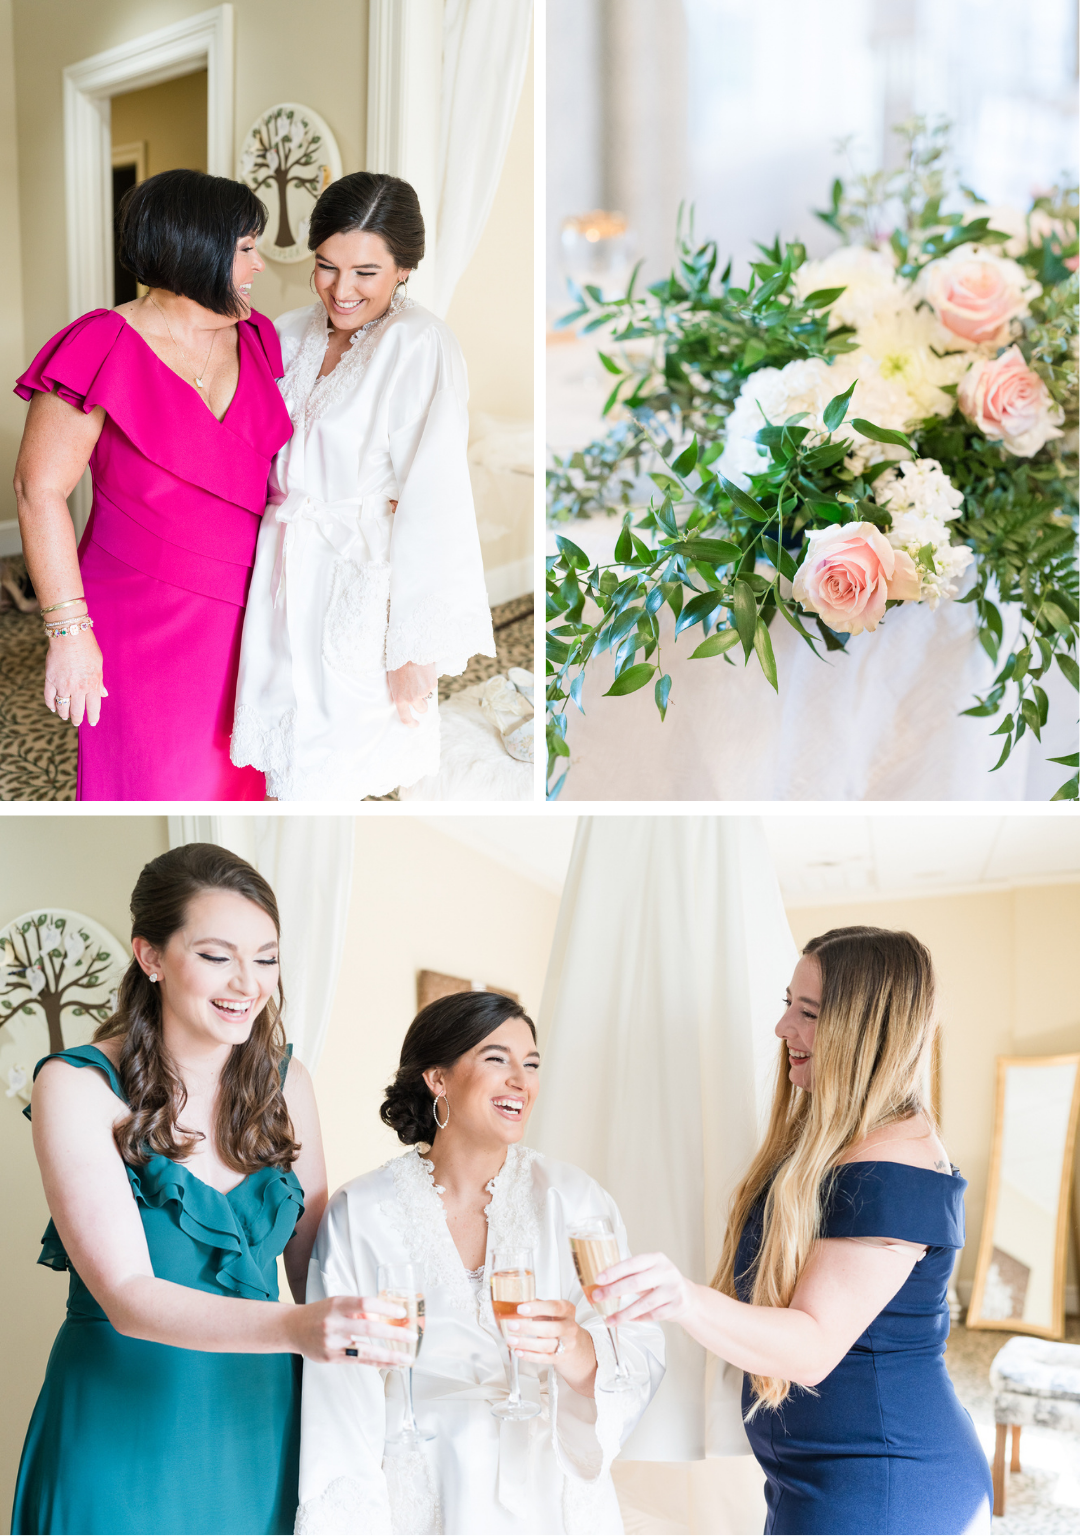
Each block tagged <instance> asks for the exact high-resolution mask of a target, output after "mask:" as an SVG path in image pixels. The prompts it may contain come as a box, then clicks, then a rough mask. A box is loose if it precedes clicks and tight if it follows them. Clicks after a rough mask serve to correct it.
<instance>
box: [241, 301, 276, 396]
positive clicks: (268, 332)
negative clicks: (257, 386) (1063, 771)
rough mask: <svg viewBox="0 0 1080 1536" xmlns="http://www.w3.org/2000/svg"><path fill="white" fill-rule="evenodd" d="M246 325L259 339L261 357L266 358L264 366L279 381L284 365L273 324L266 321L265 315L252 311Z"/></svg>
mask: <svg viewBox="0 0 1080 1536" xmlns="http://www.w3.org/2000/svg"><path fill="white" fill-rule="evenodd" d="M247 324H248V325H250V326H251V328H252V330H253V331H254V333H255V335H256V336H257V337H258V339H259V345H260V346H261V347H262V350H263V355H264V356H265V358H266V366H267V367H268V368H269V370H270V373H271V376H272V377H273V378H275V379H280V378H281V377H282V375H283V374H284V372H285V365H284V362H283V361H282V356H281V342H280V341H279V339H278V333H277V331H276V330H275V329H274V322H273V321H272V320H268V319H267V318H266V316H265V315H260V314H259V312H258V310H256V309H253V310H252V311H251V314H250V315H249V316H248V319H247Z"/></svg>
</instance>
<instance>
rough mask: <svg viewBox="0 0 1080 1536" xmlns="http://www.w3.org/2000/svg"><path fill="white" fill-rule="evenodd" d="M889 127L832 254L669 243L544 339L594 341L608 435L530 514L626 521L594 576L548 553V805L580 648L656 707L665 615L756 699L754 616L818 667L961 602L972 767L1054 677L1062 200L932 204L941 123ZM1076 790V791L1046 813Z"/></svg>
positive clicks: (1069, 358)
mask: <svg viewBox="0 0 1080 1536" xmlns="http://www.w3.org/2000/svg"><path fill="white" fill-rule="evenodd" d="M897 131H898V132H899V133H901V134H902V135H903V136H904V138H905V140H906V149H907V153H906V157H905V164H904V166H903V168H902V169H901V170H900V171H899V172H896V173H894V174H893V175H891V176H886V175H885V174H884V173H880V172H879V173H876V174H874V175H871V176H861V177H855V178H853V179H852V180H851V181H850V185H845V183H844V181H842V180H840V179H837V180H836V181H835V182H834V184H833V188H832V198H831V204H830V206H829V207H828V208H827V209H826V210H824V211H822V212H821V213H820V214H819V217H821V218H822V219H823V220H824V221H825V223H826V224H828V225H829V226H830V227H831V228H832V229H834V230H835V231H836V232H837V233H838V234H839V235H841V237H842V238H843V240H844V242H845V243H844V244H842V245H841V246H840V247H839V248H838V249H837V250H835V251H834V252H833V253H832V254H831V255H829V256H827V257H825V258H824V259H823V260H819V261H810V260H807V258H806V251H805V248H804V247H803V246H802V245H801V244H799V243H798V242H791V243H787V244H785V245H784V246H783V247H781V244H780V242H779V240H777V241H776V242H774V243H773V245H771V246H768V247H766V246H759V247H758V249H759V250H760V252H761V259H760V260H757V261H755V262H753V263H752V264H751V267H752V269H751V275H750V278H749V281H748V282H747V283H746V284H745V285H743V286H739V285H737V284H734V283H733V282H732V281H731V265H730V263H729V264H728V266H727V268H726V269H725V270H724V271H723V272H722V274H721V275H720V276H719V277H717V267H718V254H717V248H716V245H715V242H712V241H709V242H706V243H705V244H703V245H695V244H694V241H693V235H692V230H691V232H690V234H689V236H688V237H685V238H684V237H683V235H682V232H681V230H680V236H679V259H678V263H677V266H676V269H675V271H673V273H672V275H671V276H670V277H669V278H667V279H666V280H665V281H663V282H660V283H657V284H655V285H654V286H652V287H651V288H649V289H648V290H647V292H646V293H644V294H642V295H637V294H635V291H634V290H635V280H636V277H637V272H636V271H635V274H634V279H632V280H631V283H630V286H629V289H628V291H627V293H626V295H625V297H623V298H619V299H616V300H606V299H605V298H604V297H603V295H602V294H601V293H600V292H599V290H597V289H595V288H587V289H586V290H585V291H584V292H580V291H578V290H574V292H575V298H576V300H577V306H576V308H575V309H574V311H573V312H572V313H571V314H569V315H567V316H566V317H565V318H564V320H563V321H562V322H561V323H562V324H564V325H570V324H576V325H580V326H581V329H582V330H583V331H585V332H589V331H596V330H600V329H603V330H604V331H605V332H606V334H607V337H608V338H609V339H610V340H609V345H608V350H607V351H604V352H601V353H600V359H601V362H602V363H603V365H604V367H605V368H606V369H607V370H608V371H609V372H610V373H611V374H612V375H613V388H612V390H611V394H610V397H609V399H608V401H607V404H606V406H605V415H608V416H612V417H613V419H614V425H613V427H612V430H611V432H610V433H609V434H608V435H607V436H606V437H605V438H603V439H601V440H600V441H598V442H596V443H592V444H590V445H589V446H588V447H587V448H586V449H584V450H582V451H581V452H580V453H575V454H573V455H571V456H569V457H567V458H566V459H561V460H560V459H558V458H556V459H555V460H554V462H553V465H552V468H551V470H550V472H549V475H548V492H549V505H550V511H551V515H552V518H553V520H554V521H555V522H557V523H566V522H568V521H569V520H571V519H573V518H575V517H582V516H589V515H591V514H593V513H594V512H596V511H598V510H601V509H606V510H608V511H609V512H612V513H615V512H621V513H622V521H623V526H622V531H621V533H620V534H619V537H618V541H617V543H616V545H615V551H614V561H613V562H612V563H611V564H608V565H604V566H600V565H593V564H592V562H591V561H590V560H589V558H588V556H587V555H586V554H585V553H584V551H583V550H581V549H580V548H579V547H578V546H577V545H576V544H574V543H573V541H572V540H571V539H569V538H566V537H564V536H559V537H558V539H557V544H558V554H557V555H555V556H553V557H551V558H550V559H549V561H548V578H547V611H548V616H549V619H550V620H551V621H552V623H551V627H550V628H549V634H548V704H549V726H548V749H549V780H551V781H552V782H551V784H550V788H549V794H550V795H551V796H552V797H554V796H555V795H557V794H558V792H559V791H560V789H561V788H562V785H563V783H564V781H565V777H566V774H565V765H564V764H562V763H561V762H560V759H562V758H566V757H568V756H569V750H568V748H567V745H566V740H565V735H566V710H567V707H568V706H569V704H571V703H573V704H574V705H576V706H577V707H578V708H580V707H581V690H582V685H583V677H584V671H585V668H586V667H587V665H588V663H589V662H590V660H592V659H593V658H594V657H596V656H597V655H599V654H601V653H602V652H604V651H611V652H612V653H613V654H614V657H615V680H614V683H613V685H612V687H611V688H610V689H609V690H608V692H609V693H610V694H613V695H616V696H618V695H620V694H628V693H631V692H634V691H636V690H637V689H640V688H643V687H646V686H647V685H648V684H649V683H652V684H653V688H654V696H655V700H656V706H657V709H658V710H659V713H660V717H661V719H663V718H664V716H665V715H666V712H667V709H668V706H669V703H670V695H671V678H670V676H669V675H668V674H667V673H666V672H665V671H664V667H663V660H662V653H661V637H660V625H659V622H658V619H659V611H660V609H661V608H662V607H663V606H664V605H665V604H666V605H667V606H668V608H669V609H670V610H671V612H672V614H673V615H674V627H675V634H676V635H678V634H680V633H681V632H682V631H683V630H684V629H688V628H692V627H695V626H698V625H700V627H701V631H702V639H701V643H700V644H699V645H698V646H697V648H696V649H695V650H694V652H693V658H705V657H710V656H724V657H725V658H726V659H727V660H728V661H729V662H730V661H731V660H732V655H733V654H734V653H735V652H736V651H737V650H739V649H741V651H742V653H743V660H744V663H749V662H750V658H751V657H754V658H756V662H757V664H758V665H760V667H761V669H762V671H763V672H764V674H765V676H766V678H767V679H768V681H769V682H770V683H771V684H772V686H773V687H774V688H775V687H776V686H777V678H776V665H775V661H774V658H773V648H772V642H771V639H770V634H769V630H770V625H771V624H772V623H773V621H774V620H775V619H776V617H777V615H780V616H781V617H782V618H783V619H784V620H785V621H786V622H787V623H788V624H790V625H791V626H792V627H793V628H794V629H795V630H796V631H797V633H798V634H799V635H800V636H801V637H802V639H803V640H804V641H805V642H806V643H807V644H808V645H809V646H810V647H811V649H814V650H815V651H817V647H818V646H819V645H821V646H824V647H825V649H827V650H836V649H841V648H842V647H843V646H844V645H845V644H846V643H847V637H848V636H849V635H852V634H860V633H862V632H863V631H874V630H875V629H876V628H877V627H878V625H879V624H880V623H881V622H882V620H883V619H884V618H885V617H886V615H887V612H888V610H889V609H890V608H891V607H893V606H895V605H896V604H898V603H912V602H920V603H925V604H927V606H928V607H930V608H936V607H937V606H938V605H939V604H940V603H942V602H944V601H959V602H964V603H970V604H973V605H974V607H975V609H976V612H977V615H978V632H979V639H980V641H981V643H982V645H983V646H984V648H985V650H986V651H987V653H988V654H989V655H990V657H991V658H992V659H993V660H994V662H995V663H1000V666H999V670H998V672H997V675H996V677H995V679H994V682H993V685H992V687H991V689H990V691H989V692H988V693H987V694H986V695H985V696H984V697H981V698H978V699H976V701H975V702H974V703H973V704H972V706H971V708H970V709H968V710H966V711H964V713H966V714H969V715H975V716H982V717H987V718H989V717H993V716H997V715H999V714H1001V715H1002V719H1001V720H1000V723H999V724H998V725H997V727H996V730H995V732H994V734H995V735H1000V736H1001V737H1002V738H1003V741H1002V749H1001V756H1000V758H999V760H998V762H997V763H996V764H995V768H999V767H1001V765H1002V764H1003V763H1004V762H1005V761H1006V759H1007V758H1008V756H1009V753H1010V752H1011V750H1012V748H1013V746H1014V744H1015V743H1016V742H1017V741H1018V740H1019V739H1020V738H1021V737H1022V736H1023V735H1024V733H1025V731H1028V730H1030V731H1031V732H1032V733H1033V734H1034V735H1035V736H1036V737H1037V738H1038V737H1040V734H1041V731H1042V728H1043V726H1044V725H1045V724H1046V720H1047V712H1048V701H1047V695H1046V692H1045V690H1044V689H1043V688H1042V687H1041V686H1040V679H1042V678H1043V677H1044V676H1045V674H1046V673H1047V672H1048V671H1049V669H1050V668H1051V667H1052V666H1054V665H1056V666H1057V667H1059V668H1060V669H1061V671H1062V672H1063V673H1064V675H1065V676H1066V677H1067V678H1068V679H1069V681H1070V682H1071V683H1072V684H1073V686H1074V687H1076V686H1077V684H1078V680H1080V679H1078V670H1077V662H1076V637H1077V620H1078V609H1077V577H1076V563H1075V517H1076V493H1075V469H1076V422H1077V350H1076V340H1077V316H1076V300H1077V277H1076V267H1077V251H1078V245H1077V198H1076V192H1075V190H1074V189H1067V190H1065V191H1062V190H1060V189H1055V190H1054V191H1053V192H1051V193H1048V194H1047V195H1046V196H1043V197H1039V198H1037V199H1036V200H1035V201H1034V203H1033V205H1032V207H1031V209H1030V210H1029V211H1028V212H1026V213H1022V212H1019V211H1018V210H1015V209H1012V208H1003V207H993V208H991V207H988V206H986V205H985V204H983V203H980V201H979V200H978V198H977V197H976V196H975V194H974V193H972V192H970V191H969V190H967V189H960V193H961V195H962V198H963V201H962V203H961V206H960V207H959V208H958V209H955V210H946V209H945V207H944V204H945V202H946V184H945V183H946V178H945V172H944V169H943V164H944V153H945V148H946V130H945V128H944V126H938V127H934V128H928V127H927V125H926V124H925V122H923V121H917V122H915V123H912V124H909V125H906V126H905V127H904V128H902V129H899V130H897ZM956 200H957V201H959V197H958V198H957V199H956ZM889 222H891V224H892V228H891V230H889V232H888V233H887V234H883V233H882V231H883V229H886V228H887V226H888V223H889ZM613 354H615V355H613ZM642 485H645V486H646V487H647V490H646V491H645V492H642V491H641V487H642ZM965 588H966V590H965ZM1006 604H1014V605H1016V607H1017V609H1018V613H1019V634H1018V637H1017V638H1015V639H1010V641H1009V644H1008V647H1007V648H1006V646H1005V632H1006V622H1007V621H1006V618H1005V617H1003V614H1002V606H1004V605H1006ZM586 605H588V607H587V606H586ZM1010 629H1015V620H1012V622H1011V623H1010ZM1003 650H1004V651H1005V654H1002V652H1003ZM818 654H820V652H818ZM639 658H640V659H639ZM1003 712H1004V713H1003ZM1051 761H1054V762H1058V763H1062V764H1063V765H1064V766H1065V767H1071V768H1073V769H1074V770H1075V769H1076V767H1077V758H1076V756H1075V755H1072V756H1071V757H1065V758H1054V759H1051ZM1077 792H1078V791H1077V777H1076V775H1075V773H1074V775H1073V777H1072V778H1071V779H1070V780H1068V781H1067V782H1066V783H1065V784H1063V785H1062V787H1061V789H1059V791H1058V792H1057V794H1056V795H1055V796H1054V798H1055V799H1075V798H1076V797H1077Z"/></svg>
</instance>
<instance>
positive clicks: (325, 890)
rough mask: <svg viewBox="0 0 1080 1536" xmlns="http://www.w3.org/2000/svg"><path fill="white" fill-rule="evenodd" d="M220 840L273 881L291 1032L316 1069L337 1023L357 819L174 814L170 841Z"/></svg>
mask: <svg viewBox="0 0 1080 1536" xmlns="http://www.w3.org/2000/svg"><path fill="white" fill-rule="evenodd" d="M195 842H198V843H217V844H218V845H219V846H220V847H222V848H228V849H229V851H230V852H232V853H236V854H239V856H240V857H241V858H242V859H247V861H248V863H249V864H253V865H254V866H255V868H256V869H257V870H258V871H259V873H260V874H261V875H262V876H263V877H264V878H265V879H266V880H267V881H268V882H269V883H270V886H271V887H272V889H273V891H274V894H275V896H276V897H277V903H278V911H279V914H280V917H281V978H282V983H283V986H284V989H285V1014H284V1022H285V1032H286V1034H287V1036H288V1038H289V1040H290V1041H291V1043H292V1045H293V1047H294V1049H295V1051H296V1054H297V1056H298V1057H299V1058H300V1060H301V1061H302V1062H303V1063H304V1065H305V1067H307V1069H308V1071H309V1072H312V1073H313V1072H314V1071H315V1068H316V1067H317V1065H318V1062H319V1056H320V1054H321V1052H322V1048H323V1041H324V1040H325V1038H326V1031H327V1027H328V1026H329V1023H330V1009H331V1006H332V1004H333V1001H334V992H335V990H336V988H337V979H338V972H339V970H340V967H341V955H342V950H343V947H344V943H345V925H346V922H347V919H348V915H349V897H350V894H351V891H352V867H353V842H354V837H353V818H352V817H351V816H170V817H169V846H170V847H171V848H177V847H179V846H180V845H181V844H183V843H195Z"/></svg>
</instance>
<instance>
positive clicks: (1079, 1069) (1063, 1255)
mask: <svg viewBox="0 0 1080 1536" xmlns="http://www.w3.org/2000/svg"><path fill="white" fill-rule="evenodd" d="M1066 1065H1072V1066H1074V1067H1075V1068H1076V1075H1075V1077H1074V1079H1073V1094H1072V1102H1071V1104H1070V1107H1069V1123H1068V1126H1067V1128H1066V1131H1065V1155H1064V1157H1063V1158H1062V1165H1061V1186H1060V1191H1059V1194H1058V1208H1057V1228H1056V1231H1055V1234H1054V1293H1053V1302H1052V1307H1051V1311H1052V1315H1053V1322H1052V1323H1051V1326H1050V1327H1049V1328H1043V1327H1041V1326H1040V1325H1039V1324H1038V1323H1025V1322H1024V1321H1023V1319H1021V1318H1016V1317H1008V1318H1000V1317H986V1318H984V1317H982V1316H981V1308H982V1301H983V1292H984V1290H985V1288H986V1277H987V1274H988V1272H989V1269H990V1262H991V1257H992V1255H993V1251H994V1227H995V1222H996V1217H997V1206H998V1193H999V1190H1000V1186H1001V1148H1002V1142H1003V1140H1004V1136H1003V1131H1004V1118H1005V1079H1006V1075H1007V1073H1008V1070H1009V1068H1010V1067H1033V1066H1040V1067H1055V1066H1066ZM1078 1116H1080V1052H1073V1053H1071V1054H1069V1055H1065V1056H999V1057H998V1059H997V1095H996V1099H995V1104H994V1139H993V1144H992V1150H991V1154H990V1178H989V1181H988V1183H987V1187H986V1206H985V1209H984V1212H983V1224H982V1235H981V1238H980V1240H979V1257H978V1262H977V1264H976V1266H975V1283H974V1285H973V1286H972V1288H971V1301H970V1303H969V1305H968V1314H967V1326H968V1327H969V1328H997V1329H999V1330H1000V1331H1002V1332H1003V1333H1029V1334H1035V1335H1036V1336H1037V1337H1038V1338H1040V1339H1063V1338H1064V1337H1065V1271H1066V1260H1067V1245H1068V1235H1069V1206H1070V1201H1069V1194H1070V1188H1071V1184H1072V1176H1073V1158H1074V1156H1075V1154H1076V1125H1077V1118H1078Z"/></svg>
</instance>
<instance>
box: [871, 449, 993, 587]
mask: <svg viewBox="0 0 1080 1536" xmlns="http://www.w3.org/2000/svg"><path fill="white" fill-rule="evenodd" d="M874 500H875V501H876V502H877V504H878V506H880V507H884V508H885V509H886V510H887V511H888V512H889V513H890V514H891V516H892V527H891V529H890V530H889V532H888V535H887V537H888V540H889V543H890V544H891V545H892V546H893V548H894V549H903V550H906V551H907V553H908V554H909V555H910V556H911V558H912V559H913V560H914V561H915V564H916V565H917V566H918V569H919V575H920V576H921V578H922V585H921V589H920V592H919V597H920V600H921V601H922V602H924V603H928V604H929V605H930V607H931V608H936V607H937V605H938V603H939V602H940V601H941V599H942V598H945V597H955V596H956V594H957V592H959V590H960V582H961V578H962V576H963V574H964V572H965V571H966V570H967V568H968V566H969V565H970V564H971V563H972V561H973V560H974V558H975V556H974V555H973V554H972V552H971V550H970V549H969V548H968V546H967V545H966V544H953V543H952V542H951V537H950V533H949V527H948V524H949V522H950V521H951V520H952V519H953V518H955V517H959V515H960V508H961V505H962V503H963V500H964V495H963V492H962V491H958V490H957V488H956V486H955V485H953V483H952V481H951V480H950V479H949V477H948V475H947V474H946V473H945V471H944V470H943V469H942V467H941V465H940V464H939V463H938V461H937V459H916V460H915V461H914V463H912V462H910V461H909V462H907V463H904V464H898V465H897V466H896V468H895V469H887V470H886V471H885V472H884V474H882V475H879V476H878V479H877V480H876V481H875V482H874ZM928 546H929V551H928V553H929V558H927V550H928Z"/></svg>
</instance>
